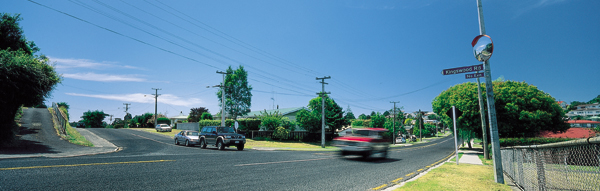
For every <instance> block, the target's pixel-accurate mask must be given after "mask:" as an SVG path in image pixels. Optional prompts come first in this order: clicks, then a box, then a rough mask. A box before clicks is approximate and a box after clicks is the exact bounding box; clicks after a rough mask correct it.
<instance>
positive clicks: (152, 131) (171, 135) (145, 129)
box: [130, 128, 181, 138]
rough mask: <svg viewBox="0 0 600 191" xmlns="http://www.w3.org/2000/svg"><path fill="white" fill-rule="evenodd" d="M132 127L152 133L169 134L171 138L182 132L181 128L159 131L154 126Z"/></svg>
mask: <svg viewBox="0 0 600 191" xmlns="http://www.w3.org/2000/svg"><path fill="white" fill-rule="evenodd" d="M130 129H136V130H141V131H146V132H150V133H156V134H160V135H164V136H168V137H171V138H173V137H175V135H176V134H177V133H179V132H181V130H179V129H173V130H172V131H171V132H162V131H161V132H158V131H156V129H154V128H130Z"/></svg>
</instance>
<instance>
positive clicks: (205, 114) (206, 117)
mask: <svg viewBox="0 0 600 191" xmlns="http://www.w3.org/2000/svg"><path fill="white" fill-rule="evenodd" d="M200 120H213V116H212V115H211V114H210V113H208V112H204V113H202V116H200ZM189 122H191V121H189Z"/></svg>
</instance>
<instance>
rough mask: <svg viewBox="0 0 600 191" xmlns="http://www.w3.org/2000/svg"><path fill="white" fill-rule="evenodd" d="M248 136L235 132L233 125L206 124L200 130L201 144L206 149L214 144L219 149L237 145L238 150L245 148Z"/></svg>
mask: <svg viewBox="0 0 600 191" xmlns="http://www.w3.org/2000/svg"><path fill="white" fill-rule="evenodd" d="M244 144H246V137H245V136H244V135H241V134H237V133H235V130H234V129H233V127H217V126H206V127H202V130H200V146H201V147H202V148H203V149H204V148H206V146H207V145H214V146H215V147H217V149H219V150H223V149H225V147H229V146H235V147H237V150H238V151H241V150H244Z"/></svg>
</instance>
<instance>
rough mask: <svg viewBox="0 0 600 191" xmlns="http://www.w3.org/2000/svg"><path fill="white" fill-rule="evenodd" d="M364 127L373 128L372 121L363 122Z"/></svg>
mask: <svg viewBox="0 0 600 191" xmlns="http://www.w3.org/2000/svg"><path fill="white" fill-rule="evenodd" d="M363 126H364V127H371V120H370V119H366V120H364V121H363Z"/></svg>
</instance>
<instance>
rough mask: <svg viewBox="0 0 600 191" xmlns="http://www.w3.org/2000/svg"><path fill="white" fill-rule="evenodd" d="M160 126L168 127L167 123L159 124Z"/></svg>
mask: <svg viewBox="0 0 600 191" xmlns="http://www.w3.org/2000/svg"><path fill="white" fill-rule="evenodd" d="M160 127H169V125H166V124H162V125H160Z"/></svg>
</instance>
